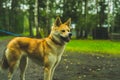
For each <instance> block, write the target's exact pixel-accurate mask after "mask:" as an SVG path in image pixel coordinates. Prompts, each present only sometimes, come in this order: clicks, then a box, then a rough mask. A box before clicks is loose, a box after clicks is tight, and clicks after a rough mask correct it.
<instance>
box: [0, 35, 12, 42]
mask: <svg viewBox="0 0 120 80" xmlns="http://www.w3.org/2000/svg"><path fill="white" fill-rule="evenodd" d="M13 37H14V36H0V41H2V40H5V39H10V38H13Z"/></svg>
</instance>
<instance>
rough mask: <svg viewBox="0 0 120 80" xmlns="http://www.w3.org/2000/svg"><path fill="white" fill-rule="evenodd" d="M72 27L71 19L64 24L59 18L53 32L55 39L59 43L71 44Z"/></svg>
mask: <svg viewBox="0 0 120 80" xmlns="http://www.w3.org/2000/svg"><path fill="white" fill-rule="evenodd" d="M70 25H71V19H68V20H67V21H66V22H64V23H62V22H61V19H60V18H59V17H57V18H56V20H55V22H54V25H53V26H52V31H51V34H52V36H53V38H54V39H55V40H56V41H59V42H69V41H70V39H71V36H72V33H71V31H70Z"/></svg>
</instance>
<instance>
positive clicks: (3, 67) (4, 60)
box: [0, 49, 9, 70]
mask: <svg viewBox="0 0 120 80" xmlns="http://www.w3.org/2000/svg"><path fill="white" fill-rule="evenodd" d="M5 50H6V49H5ZM5 50H4V54H3V57H2V61H1V65H0V66H1V70H6V69H8V67H9V64H8V61H7V58H6V55H5V54H6V53H5Z"/></svg>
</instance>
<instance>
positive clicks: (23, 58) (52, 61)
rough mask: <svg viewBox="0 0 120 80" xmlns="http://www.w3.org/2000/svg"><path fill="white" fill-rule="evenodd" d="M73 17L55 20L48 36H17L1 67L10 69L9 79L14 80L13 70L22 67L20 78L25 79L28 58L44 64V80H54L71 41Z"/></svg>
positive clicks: (6, 52) (8, 47) (12, 41)
mask: <svg viewBox="0 0 120 80" xmlns="http://www.w3.org/2000/svg"><path fill="white" fill-rule="evenodd" d="M70 24H71V19H68V20H67V21H66V22H65V23H62V22H61V20H60V18H59V17H57V19H56V20H55V22H54V25H53V26H52V29H51V33H50V35H49V36H48V37H47V38H44V39H35V38H27V37H16V38H14V39H12V40H11V41H10V42H9V43H8V45H7V47H6V50H5V53H4V55H3V59H2V64H1V68H2V69H8V80H12V77H13V72H14V71H15V69H16V68H17V67H19V68H20V72H21V73H20V80H25V69H26V66H27V62H28V58H29V59H31V60H33V61H34V62H35V63H37V64H40V65H41V64H42V65H43V66H44V80H52V78H53V73H54V70H55V68H56V66H57V65H58V64H59V62H60V60H61V56H62V54H63V52H64V49H65V44H66V43H67V42H69V41H70V38H71V35H72V34H71V32H70Z"/></svg>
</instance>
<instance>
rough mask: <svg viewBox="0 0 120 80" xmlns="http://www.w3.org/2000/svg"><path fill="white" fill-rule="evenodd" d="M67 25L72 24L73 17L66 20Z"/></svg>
mask: <svg viewBox="0 0 120 80" xmlns="http://www.w3.org/2000/svg"><path fill="white" fill-rule="evenodd" d="M65 24H66V25H68V26H70V25H71V18H69V19H68V20H67V21H66V22H65Z"/></svg>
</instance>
